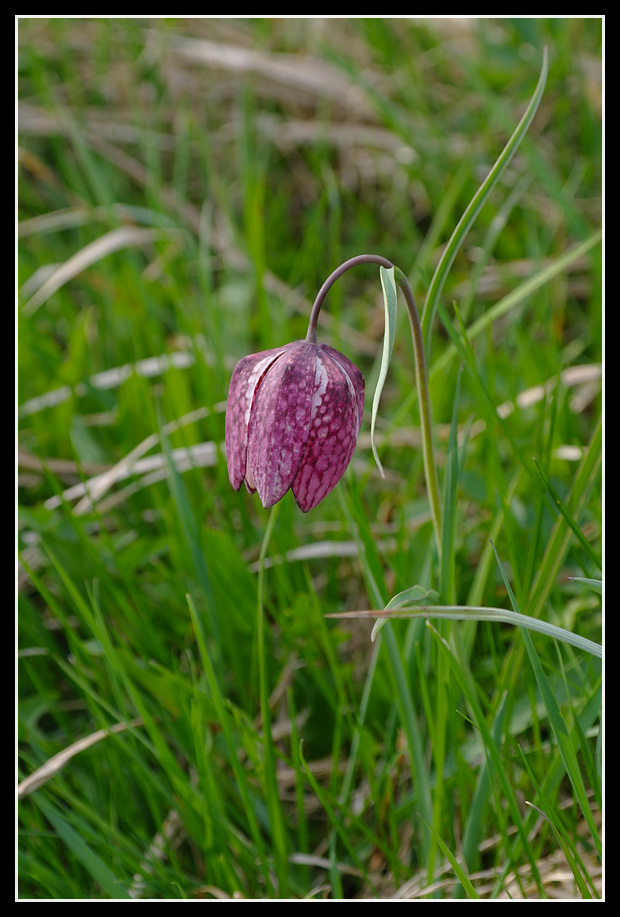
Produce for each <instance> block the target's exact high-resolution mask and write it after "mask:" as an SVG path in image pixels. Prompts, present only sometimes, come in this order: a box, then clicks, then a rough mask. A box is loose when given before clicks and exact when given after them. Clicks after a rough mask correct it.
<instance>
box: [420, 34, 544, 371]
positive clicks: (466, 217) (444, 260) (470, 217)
mask: <svg viewBox="0 0 620 917" xmlns="http://www.w3.org/2000/svg"><path fill="white" fill-rule="evenodd" d="M548 70H549V55H548V51H547V48H546V47H545V48H544V49H543V59H542V66H541V70H540V76H539V78H538V83H537V85H536V89H535V90H534V95H533V96H532V98H531V100H530V103H529V105H528V107H527V108H526V110H525V112H524V114H523V117H522V118H521V120H520V121H519V123H518V125H517V127H516V128H515V131H514V133H513V135H512V137H511V138H510V140H509V141H508V143H507V144H506V146H505V147H504V149H503V150H502V152H501V153H500V155H499V157H498V159H497V160H496V162H495V164H494V166H493V168H492V169H491V171H490V172H489V174H488V175H487V177H486V179H485V180H484V181H483V183H482V184H481V185H480V187H479V189H478V191H477V192H476V194H475V195H474V196H473V198H472V199H471V201H470V203H469V205H468V206H467V208H466V210H465V212H464V214H463V216H462V217H461V219H460V220H459V222H458V223H457V225H456V227H455V229H454V232H453V233H452V236H451V237H450V240H449V242H448V244H447V246H446V248H445V250H444V252H443V254H442V256H441V258H440V260H439V264H438V265H437V268H436V269H435V273H434V274H433V278H432V280H431V284H430V287H429V290H428V296H427V298H426V305H425V308H424V312H423V314H422V330H423V332H424V339H425V344H426V352H427V357H428V356H429V355H430V346H429V344H430V341H429V337H430V328H431V326H432V323H433V319H434V317H435V312H436V310H437V304H438V302H439V298H440V296H441V291H442V290H443V285H444V283H445V280H446V277H447V276H448V272H449V271H450V268H451V267H452V263H453V261H454V259H455V257H456V254H457V252H458V250H459V248H460V247H461V245H462V243H463V241H464V239H465V236H466V235H467V233H468V232H469V230H470V228H471V226H472V224H473V222H474V220H475V219H476V217H477V216H478V214H479V213H480V210H481V209H482V207H483V205H484V204H485V202H486V200H487V198H488V197H489V195H490V193H491V191H492V190H493V188H494V187H495V185H496V184H497V182H498V180H499V178H500V176H501V174H502V173H503V171H504V170H505V168H506V166H507V165H508V163H509V162H510V160H511V159H512V157H513V156H514V154H515V152H516V151H517V149H518V147H519V145H520V143H521V141H522V140H523V138H524V137H525V134H526V133H527V131H528V128H529V126H530V124H531V123H532V120H533V118H534V115H535V114H536V111H537V109H538V106H539V104H540V100H541V99H542V96H543V93H544V91H545V84H546V82H547V73H548Z"/></svg>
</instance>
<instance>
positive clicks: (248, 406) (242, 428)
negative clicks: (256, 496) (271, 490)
mask: <svg viewBox="0 0 620 917" xmlns="http://www.w3.org/2000/svg"><path fill="white" fill-rule="evenodd" d="M285 350H286V347H278V348H275V349H273V350H263V351H261V353H253V354H250V356H248V357H244V358H243V359H242V360H240V361H239V362H238V363H237V365H236V366H235V368H234V370H233V374H232V377H231V380H230V388H229V391H228V403H227V405H226V461H227V463H228V477H229V478H230V483H231V484H232V486H233V487H234V488H235V490H239V488H240V487H241V485H242V484H243V482H244V481H245V483H246V487H247V489H248V490H249V491H250V493H254V491H255V490H256V488H255V486H254V483H253V481H252V478H251V476H250V477H248V476H247V475H246V456H247V448H248V424H249V420H250V413H251V410H252V403H253V401H254V398H255V396H256V391H257V389H258V386H259V385H260V382H261V380H262V379H263V377H264V375H265V373H266V372H267V370H268V369H269V367H270V366H272V365H273V363H274V362H275V361H276V360H277V359H278V357H280V356H281V355H282V354H283V353H284V352H285Z"/></svg>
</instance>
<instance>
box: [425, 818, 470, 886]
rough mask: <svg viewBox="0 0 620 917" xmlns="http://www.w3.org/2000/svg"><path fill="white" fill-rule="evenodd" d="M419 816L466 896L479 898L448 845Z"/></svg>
mask: <svg viewBox="0 0 620 917" xmlns="http://www.w3.org/2000/svg"><path fill="white" fill-rule="evenodd" d="M420 818H421V821H423V822H424V824H425V825H426V827H427V828H428V830H429V831H430V832H431V834H432V835H433V837H434V838H435V840H436V841H437V843H438V844H439V847H440V848H441V851H442V853H443V855H444V856H445V857H446V859H447V860H448V862H449V863H450V865H451V866H452V869H453V870H454V871H455V873H456V875H457V876H458V879H459V882H460V883H461V885H462V886H463V888H464V889H465V891H466V893H467V897H468V898H480V895H479V894H478V892H477V891H476V889H475V888H474V886H473V885H472V883H471V880H470V879H469V876H468V875H467V873H466V872H465V870H464V869H463V867H462V866H461V864H460V863H459V861H458V860H457V858H456V857H455V856H454V854H453V853H452V851H451V850H450V848H449V847H448V845H447V844H446V843H445V842H444V841H443V840H442V838H441V837H440V836H439V834H438V833H437V832H436V831H435V829H434V828H433V827H432V825H429V824H428V822H425V821H424V819H423V818H422V817H421V816H420Z"/></svg>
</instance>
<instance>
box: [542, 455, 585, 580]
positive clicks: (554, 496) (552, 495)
mask: <svg viewBox="0 0 620 917" xmlns="http://www.w3.org/2000/svg"><path fill="white" fill-rule="evenodd" d="M532 461H533V462H534V467H535V468H536V473H537V475H538V477H539V478H540V481H541V483H542V485H543V487H544V488H545V491H546V492H547V495H548V497H549V500H550V501H551V503H552V505H553V506H554V507H556V508H557V509H558V510H559V511H560V513H561V514H562V515H563V516H564V518H565V519H566V521H567V523H568V524H569V526H570V528H571V530H572V532H573V534H574V535H575V537H576V538H577V540H578V541H579V543H580V545H581V546H582V548H583V549H584V550H585V551H586V553H587V554H588V556H589V557H590V560H591V561H592V562H593V563H594V565H595V566H596V567H597V568H598V569H600V568H601V561H600V558H599V557H597V556H596V554H595V553H594V550H593V548H592V545H591V544H590V542H589V541H588V539H587V538H586V536H585V535H584V534H583V532H582V531H581V529H580V528H579V526H578V525H577V523H576V522H575V519H574V518H573V516H572V514H571V513H570V511H569V509H568V507H567V506H566V504H565V503H564V501H563V500H562V498H561V497H560V495H559V494H558V492H557V490H556V489H555V487H554V486H553V484H552V483H551V480H550V478H549V475H548V474H547V473H546V471H545V470H544V469H543V468H542V467H541V464H540V462H539V461H538V459H537V458H533V459H532Z"/></svg>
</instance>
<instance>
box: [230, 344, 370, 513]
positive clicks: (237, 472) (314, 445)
mask: <svg viewBox="0 0 620 917" xmlns="http://www.w3.org/2000/svg"><path fill="white" fill-rule="evenodd" d="M363 410H364V377H363V376H362V374H361V372H360V371H359V369H358V368H357V367H356V366H355V365H354V364H353V363H352V362H351V361H350V360H349V359H347V357H345V356H344V355H343V354H341V353H339V352H338V351H337V350H334V348H333V347H329V346H328V345H327V344H317V343H316V342H312V341H308V340H306V341H294V342H293V343H292V344H287V345H286V346H284V347H280V348H275V349H273V350H265V351H262V352H261V353H255V354H251V355H250V356H248V357H244V358H243V359H242V360H240V362H239V363H238V364H237V366H236V367H235V369H234V371H233V374H232V378H231V381H230V390H229V394H228V405H227V409H226V457H227V461H228V475H229V478H230V482H231V484H232V486H233V487H234V488H235V490H239V488H240V487H241V485H242V484H243V483H244V482H245V485H246V487H247V489H248V491H249V492H250V493H254V492H255V491H257V492H258V495H259V497H260V499H261V502H262V504H263V506H265V507H268V506H273V504H274V503H277V502H278V500H281V499H282V497H283V496H284V494H285V493H286V492H287V491H288V490H289V488H292V490H293V496H294V497H295V500H296V501H297V504H298V506H299V508H300V509H301V510H303V512H306V513H307V512H308V510H311V509H313V507H315V506H316V505H317V504H318V503H320V501H321V500H322V499H323V498H324V497H326V496H327V494H328V493H330V491H331V490H333V488H334V487H335V486H336V484H337V483H338V481H339V480H340V479H341V477H342V476H343V474H344V472H345V471H346V469H347V466H348V465H349V462H350V461H351V458H352V456H353V452H354V450H355V445H356V442H357V436H358V433H359V430H360V426H361V422H362V413H363Z"/></svg>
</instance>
